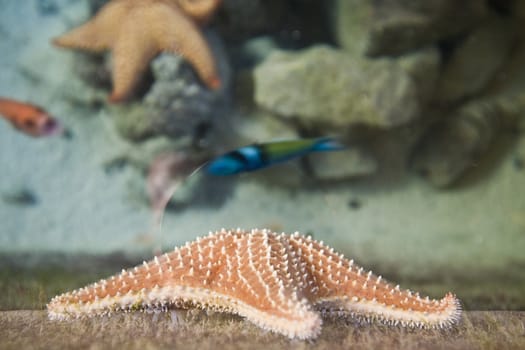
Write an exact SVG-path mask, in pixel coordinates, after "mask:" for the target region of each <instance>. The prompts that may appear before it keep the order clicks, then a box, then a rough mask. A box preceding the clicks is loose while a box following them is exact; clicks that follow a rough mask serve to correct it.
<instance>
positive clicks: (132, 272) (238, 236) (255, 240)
mask: <svg viewBox="0 0 525 350" xmlns="http://www.w3.org/2000/svg"><path fill="white" fill-rule="evenodd" d="M191 306H197V307H201V308H205V309H211V310H215V311H224V312H231V313H235V314H238V315H241V316H244V317H246V318H247V319H248V320H250V321H251V322H253V323H255V324H256V325H258V326H260V327H262V328H264V329H268V330H271V331H274V332H279V333H281V334H284V335H286V336H288V337H290V338H300V339H309V338H315V337H316V336H317V335H318V334H319V332H320V330H321V323H322V320H321V315H332V316H336V317H341V316H346V317H355V318H357V319H359V320H365V321H372V320H377V321H380V322H383V323H386V324H389V325H401V326H404V327H412V328H415V327H418V328H444V327H450V326H451V325H453V324H455V323H456V322H457V321H458V320H459V317H460V314H461V309H460V304H459V301H458V300H457V299H456V297H455V296H454V295H452V294H450V293H449V294H447V295H446V296H445V297H444V298H443V299H441V300H430V299H429V298H428V297H427V298H421V297H420V296H419V294H417V293H413V292H411V291H409V290H401V289H400V288H399V286H392V285H391V284H389V283H387V282H386V281H385V280H383V279H382V278H381V276H379V277H378V276H374V275H372V273H371V272H365V271H363V269H362V268H360V267H358V266H356V265H355V264H354V262H353V260H347V259H345V258H344V257H343V256H342V255H339V254H337V253H335V252H334V251H333V249H331V248H329V247H327V246H325V245H323V243H322V242H317V241H315V240H313V239H311V238H310V237H304V236H301V235H299V234H298V233H295V234H293V235H285V234H276V233H272V232H270V231H267V230H252V231H251V232H246V231H241V230H237V231H226V230H222V231H220V232H217V233H210V235H209V236H207V237H204V238H200V239H197V240H196V241H195V242H193V243H187V244H186V245H185V246H184V247H181V248H176V249H175V251H173V252H171V253H167V254H164V255H162V256H160V257H155V259H154V260H152V261H150V262H148V263H146V262H144V264H143V265H141V266H138V267H135V268H133V269H129V270H122V273H120V274H119V275H116V276H113V277H111V278H109V279H106V280H101V281H100V282H98V283H94V284H92V285H89V286H87V287H85V288H81V289H79V290H76V291H73V292H69V293H66V294H62V295H60V296H57V297H55V298H53V300H51V302H50V303H49V304H48V305H47V309H48V312H49V316H50V318H51V319H67V318H71V317H73V318H76V317H83V316H93V315H103V314H110V313H111V312H113V311H120V310H124V311H128V310H137V309H158V310H167V309H168V308H170V307H175V308H178V307H191Z"/></svg>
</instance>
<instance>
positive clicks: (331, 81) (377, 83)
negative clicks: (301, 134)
mask: <svg viewBox="0 0 525 350" xmlns="http://www.w3.org/2000/svg"><path fill="white" fill-rule="evenodd" d="M421 57H424V58H423V61H424V62H427V63H425V64H428V62H430V61H431V60H429V59H428V56H427V54H426V53H425V55H423V56H421ZM416 62H418V59H416V58H414V61H413V62H408V61H407V62H405V63H400V61H396V60H391V59H382V60H373V61H370V60H366V59H361V58H359V57H355V56H353V55H349V54H346V53H344V52H343V51H341V50H336V49H333V48H330V47H327V46H321V45H320V46H314V47H312V48H310V49H306V50H304V51H299V52H284V51H277V52H275V53H273V54H272V55H270V56H269V57H268V59H266V60H265V61H264V62H263V63H262V64H260V65H259V66H257V68H256V69H255V73H254V76H255V101H256V103H257V104H258V105H259V106H261V107H264V108H266V109H268V110H270V111H272V112H274V113H276V114H278V115H280V116H282V117H284V118H285V119H288V120H292V121H294V122H296V123H298V124H300V125H301V126H302V127H304V128H307V129H312V128H316V130H318V131H319V130H321V131H322V132H323V133H326V132H334V131H337V132H342V131H344V129H345V128H348V127H349V126H351V125H355V124H365V125H369V126H375V127H383V128H388V127H393V126H398V125H402V124H404V123H407V122H409V121H411V120H414V119H415V118H417V117H418V116H419V113H420V109H421V105H422V104H423V103H424V102H425V101H422V100H421V98H422V96H421V95H420V93H421V91H423V90H425V91H426V88H424V87H421V86H418V84H419V83H424V84H429V86H433V85H434V84H435V81H433V80H434V74H435V73H432V74H430V75H429V77H430V78H429V79H418V77H420V76H421V73H420V71H419V70H418V69H417V68H416V67H417V63H416ZM435 62H436V64H435V66H434V67H432V68H433V70H434V71H436V70H437V59H436V60H435ZM319 127H321V129H319Z"/></svg>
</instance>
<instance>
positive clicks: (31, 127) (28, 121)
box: [23, 119, 36, 129]
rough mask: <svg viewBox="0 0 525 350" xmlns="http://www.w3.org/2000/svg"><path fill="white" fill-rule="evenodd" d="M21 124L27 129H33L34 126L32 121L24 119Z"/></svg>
mask: <svg viewBox="0 0 525 350" xmlns="http://www.w3.org/2000/svg"><path fill="white" fill-rule="evenodd" d="M23 124H24V126H25V127H26V128H28V129H34V128H35V126H36V124H35V121H34V120H33V119H25V120H24V122H23Z"/></svg>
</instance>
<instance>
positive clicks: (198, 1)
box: [175, 0, 222, 24]
mask: <svg viewBox="0 0 525 350" xmlns="http://www.w3.org/2000/svg"><path fill="white" fill-rule="evenodd" d="M175 1H176V3H177V4H178V5H179V6H180V7H181V8H182V10H184V12H185V13H186V14H187V15H188V16H190V17H191V18H193V20H195V21H196V22H197V23H199V24H206V23H207V22H208V21H209V19H210V17H211V15H212V14H213V13H214V12H215V10H216V9H217V7H218V6H219V5H220V4H221V2H222V0H175Z"/></svg>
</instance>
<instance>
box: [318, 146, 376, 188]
mask: <svg viewBox="0 0 525 350" xmlns="http://www.w3.org/2000/svg"><path fill="white" fill-rule="evenodd" d="M308 161H309V164H310V167H311V168H312V171H313V175H314V176H315V177H316V178H317V179H319V180H326V181H336V180H344V179H350V178H353V177H358V176H365V175H371V174H373V173H375V172H376V170H377V162H376V160H375V159H374V158H372V156H370V155H369V154H366V153H365V152H364V151H363V150H360V149H357V148H350V149H348V150H343V151H337V152H329V153H328V152H323V153H313V154H310V155H309V156H308Z"/></svg>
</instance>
